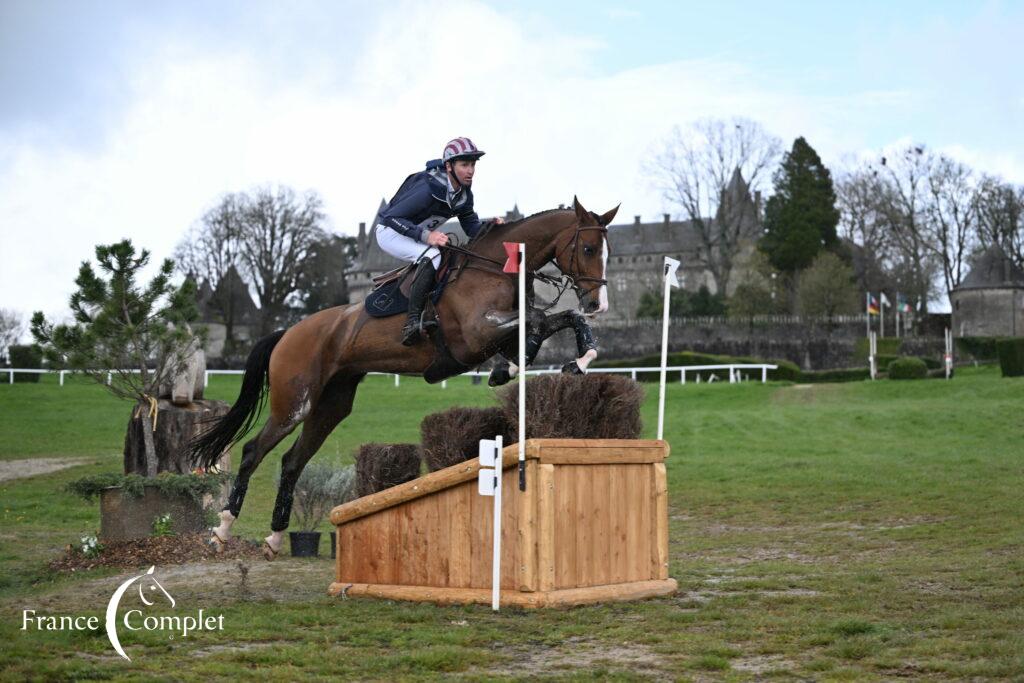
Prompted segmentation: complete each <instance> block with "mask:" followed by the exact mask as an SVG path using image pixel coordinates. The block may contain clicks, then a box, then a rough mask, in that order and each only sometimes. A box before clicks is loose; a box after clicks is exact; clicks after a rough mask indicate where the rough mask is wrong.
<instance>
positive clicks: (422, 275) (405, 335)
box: [402, 258, 435, 346]
mask: <svg viewBox="0 0 1024 683" xmlns="http://www.w3.org/2000/svg"><path fill="white" fill-rule="evenodd" d="M434 274H435V270H434V262H433V261H432V260H431V259H429V258H425V259H422V260H421V261H420V263H419V266H418V267H417V268H416V275H415V277H414V278H413V281H412V285H410V287H409V317H408V318H407V319H406V321H405V327H403V328H402V344H403V345H404V346H412V345H413V344H415V343H416V342H418V341H419V340H420V339H421V337H422V335H421V332H422V326H423V325H422V324H423V307H424V306H426V303H427V296H429V295H430V290H432V289H433V288H434Z"/></svg>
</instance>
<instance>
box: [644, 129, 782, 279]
mask: <svg viewBox="0 0 1024 683" xmlns="http://www.w3.org/2000/svg"><path fill="white" fill-rule="evenodd" d="M781 153H782V142H781V141H780V140H779V139H778V138H776V137H774V136H772V135H770V134H768V133H767V132H766V131H765V130H764V128H762V127H761V125H760V124H759V123H756V122H754V121H750V120H748V119H732V120H731V121H723V120H719V119H703V120H700V121H697V122H696V123H694V124H692V125H691V126H690V127H689V128H687V129H686V131H682V130H681V129H679V128H678V127H677V128H675V129H674V130H673V132H672V134H671V135H670V136H669V137H668V138H667V139H666V140H665V141H664V148H663V151H662V152H661V153H660V154H657V155H656V156H655V157H654V159H653V160H652V161H651V162H650V163H649V164H647V165H646V166H645V168H644V172H645V174H646V175H648V176H649V177H650V178H651V179H652V180H653V181H654V182H655V183H656V184H657V185H658V186H659V187H660V189H661V190H662V192H663V194H664V197H665V199H666V200H667V201H668V202H670V203H671V204H673V205H674V206H677V207H679V208H680V209H681V210H682V212H683V214H684V215H685V216H686V217H687V219H689V220H690V221H692V222H693V225H694V227H695V229H696V231H697V234H698V235H699V238H700V250H699V253H700V258H701V261H702V265H704V267H706V268H707V269H708V270H709V271H710V272H711V275H712V277H713V278H714V282H715V287H716V291H717V292H720V293H722V294H723V295H725V294H726V293H727V292H728V286H729V280H730V277H731V276H732V270H733V266H734V261H735V259H736V256H737V255H738V253H739V251H740V249H741V248H742V246H743V244H742V243H743V241H744V240H745V239H757V238H758V237H760V235H759V234H757V226H758V225H759V223H760V217H759V216H757V215H756V213H755V212H756V207H755V205H754V204H753V203H752V202H751V201H750V200H749V197H745V196H743V197H738V196H736V194H735V193H731V192H728V191H727V190H728V189H729V186H730V183H732V182H733V181H734V176H735V175H736V174H737V172H739V173H740V174H742V178H744V179H745V180H746V183H747V185H748V186H749V188H751V189H752V190H753V189H756V188H758V187H759V186H760V185H762V184H763V183H764V182H765V178H766V177H767V176H768V175H769V174H770V173H771V170H772V169H773V167H774V166H775V164H776V162H777V161H778V159H779V156H780V155H781Z"/></svg>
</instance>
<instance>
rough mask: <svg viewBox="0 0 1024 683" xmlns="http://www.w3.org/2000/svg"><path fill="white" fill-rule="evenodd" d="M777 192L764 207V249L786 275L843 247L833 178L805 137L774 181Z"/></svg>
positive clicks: (787, 158) (795, 145) (795, 147)
mask: <svg viewBox="0 0 1024 683" xmlns="http://www.w3.org/2000/svg"><path fill="white" fill-rule="evenodd" d="M772 181H773V182H774V184H775V194H774V195H773V196H772V197H771V198H770V199H769V200H768V203H767V204H766V205H765V216H764V228H765V235H764V237H762V238H761V242H760V245H759V247H760V249H761V251H763V252H764V253H765V254H767V256H768V259H769V260H770V261H771V264H772V265H773V266H774V267H775V268H777V269H778V270H780V271H782V272H784V273H794V272H796V271H798V270H802V269H804V268H806V267H808V266H809V265H811V262H813V261H814V257H815V256H817V255H818V252H819V251H821V250H822V249H823V248H825V249H830V248H833V247H835V246H836V244H837V243H838V237H837V236H836V224H837V223H838V222H839V211H838V210H837V209H836V195H835V191H834V190H833V188H832V175H831V173H829V170H828V169H827V168H825V166H824V164H822V163H821V159H820V158H819V157H818V153H817V152H815V151H814V149H813V148H812V147H811V146H810V145H809V144H807V141H806V140H804V139H803V138H802V137H799V138H797V139H796V140H794V141H793V149H792V150H790V151H789V152H788V153H787V154H786V156H785V158H784V159H783V160H782V164H781V165H780V166H779V169H778V170H777V171H776V172H775V175H774V176H773V178H772Z"/></svg>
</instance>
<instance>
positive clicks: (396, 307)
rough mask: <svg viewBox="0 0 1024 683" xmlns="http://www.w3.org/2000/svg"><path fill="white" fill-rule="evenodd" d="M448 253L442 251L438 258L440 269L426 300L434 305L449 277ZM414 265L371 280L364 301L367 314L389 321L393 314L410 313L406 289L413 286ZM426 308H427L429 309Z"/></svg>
mask: <svg viewBox="0 0 1024 683" xmlns="http://www.w3.org/2000/svg"><path fill="white" fill-rule="evenodd" d="M450 256H451V254H449V253H448V252H444V253H443V254H442V255H441V267H440V268H438V269H437V274H436V275H435V279H434V289H432V290H431V291H430V295H429V296H428V299H429V301H430V303H432V304H434V305H435V306H436V305H437V302H438V301H439V300H440V299H441V294H442V293H443V292H444V288H445V285H447V284H448V279H449V278H448V276H449V275H450V274H451V268H450V267H449V264H450V261H451V258H450ZM417 265H418V264H416V263H410V264H409V265H407V266H402V267H400V268H395V269H394V270H389V271H388V272H386V273H383V274H381V275H378V276H377V277H375V278H373V283H374V286H373V289H371V290H370V293H369V294H367V295H366V299H365V300H364V302H363V305H364V308H365V309H366V312H367V313H368V314H369V315H370V316H371V317H374V318H389V317H391V316H393V315H398V314H400V313H405V312H407V311H408V310H409V287H410V286H411V285H412V280H413V277H412V276H413V275H414V273H415V271H416V266H417ZM428 309H429V307H428Z"/></svg>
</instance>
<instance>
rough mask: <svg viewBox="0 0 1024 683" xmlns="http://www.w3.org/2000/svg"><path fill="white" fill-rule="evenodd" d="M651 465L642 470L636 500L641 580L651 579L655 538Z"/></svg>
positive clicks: (637, 544)
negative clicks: (638, 521)
mask: <svg viewBox="0 0 1024 683" xmlns="http://www.w3.org/2000/svg"><path fill="white" fill-rule="evenodd" d="M650 467H651V466H650V465H648V466H645V467H644V468H642V469H641V470H640V477H639V480H640V492H639V493H638V494H637V497H636V498H635V500H636V501H637V508H639V510H640V529H639V533H638V534H637V537H636V557H637V571H638V572H639V577H638V579H639V580H644V579H650V578H651V539H652V537H653V536H654V502H653V500H652V497H653V496H654V486H653V477H652V476H651V471H650Z"/></svg>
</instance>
